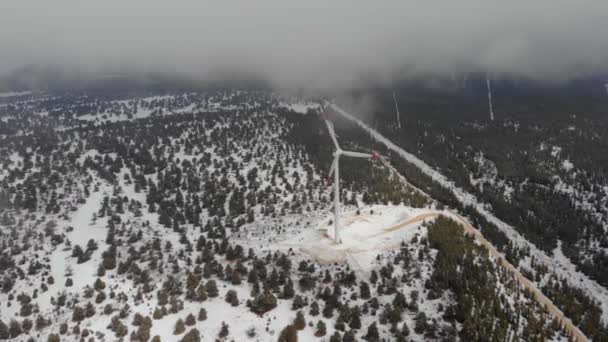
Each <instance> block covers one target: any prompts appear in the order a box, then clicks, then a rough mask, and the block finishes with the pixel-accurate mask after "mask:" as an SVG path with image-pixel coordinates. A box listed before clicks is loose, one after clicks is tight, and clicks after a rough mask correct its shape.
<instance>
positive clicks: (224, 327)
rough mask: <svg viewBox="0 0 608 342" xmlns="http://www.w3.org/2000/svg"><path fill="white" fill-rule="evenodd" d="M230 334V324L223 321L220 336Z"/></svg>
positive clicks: (223, 336)
mask: <svg viewBox="0 0 608 342" xmlns="http://www.w3.org/2000/svg"><path fill="white" fill-rule="evenodd" d="M229 334H230V331H229V330H228V324H226V323H225V322H222V328H221V329H220V333H219V335H218V336H219V337H220V338H225V337H226V336H228V335H229Z"/></svg>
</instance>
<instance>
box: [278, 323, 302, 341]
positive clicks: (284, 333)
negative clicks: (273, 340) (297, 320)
mask: <svg viewBox="0 0 608 342" xmlns="http://www.w3.org/2000/svg"><path fill="white" fill-rule="evenodd" d="M278 342H298V330H297V329H296V327H294V326H293V325H288V326H286V327H285V328H283V330H281V333H280V334H279V339H278Z"/></svg>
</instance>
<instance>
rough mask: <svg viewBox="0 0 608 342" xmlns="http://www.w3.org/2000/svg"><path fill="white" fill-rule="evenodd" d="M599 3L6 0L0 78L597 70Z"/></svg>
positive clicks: (323, 77)
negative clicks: (91, 73) (52, 71)
mask: <svg viewBox="0 0 608 342" xmlns="http://www.w3.org/2000/svg"><path fill="white" fill-rule="evenodd" d="M607 33H608V1H606V0H597V1H593V0H501V1H493V0H458V1H444V0H425V1H422V0H420V1H412V0H397V1H370V0H364V1H359V0H344V1H342V0H331V1H328V0H301V1H290V0H280V1H278V0H277V1H274V0H273V1H263V0H247V1H231V0H224V1H207V0H187V1H168V0H165V1H156V0H129V1H125V0H103V1H83V0H73V1H72V0H53V1H33V0H31V1H30V0H15V1H10V0H4V1H2V5H1V6H0V51H1V53H0V73H2V72H7V71H9V70H12V69H14V68H17V67H20V66H23V65H24V64H28V63H40V64H54V65H62V66H69V67H73V66H76V67H78V68H86V69H89V70H90V69H99V68H117V67H120V68H121V69H127V70H128V69H137V70H161V71H179V72H188V73H192V74H193V75H201V76H202V75H205V74H206V73H209V72H215V71H227V70H228V71H247V72H256V73H260V74H262V75H264V76H267V77H269V78H271V79H272V80H274V81H277V82H283V83H310V84H315V83H319V84H328V83H329V84H331V83H334V82H335V83H336V84H337V83H340V82H348V81H350V80H353V79H356V78H358V77H359V76H361V75H364V76H365V77H373V78H378V79H386V78H389V77H390V76H391V75H396V74H401V73H404V72H407V73H413V72H421V71H440V72H452V71H458V70H483V71H491V72H516V73H523V74H527V75H532V76H534V75H545V76H546V75H553V76H555V75H562V76H563V75H564V74H568V75H569V74H572V73H575V72H589V71H605V67H606V65H607V61H608V39H606V34H607Z"/></svg>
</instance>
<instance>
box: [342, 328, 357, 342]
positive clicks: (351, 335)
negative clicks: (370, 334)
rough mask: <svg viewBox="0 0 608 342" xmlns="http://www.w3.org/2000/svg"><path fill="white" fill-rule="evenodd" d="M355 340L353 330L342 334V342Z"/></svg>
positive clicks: (354, 341)
mask: <svg viewBox="0 0 608 342" xmlns="http://www.w3.org/2000/svg"><path fill="white" fill-rule="evenodd" d="M356 341H357V339H356V338H355V332H354V331H353V330H349V331H347V332H345V333H344V336H343V337H342V342H356Z"/></svg>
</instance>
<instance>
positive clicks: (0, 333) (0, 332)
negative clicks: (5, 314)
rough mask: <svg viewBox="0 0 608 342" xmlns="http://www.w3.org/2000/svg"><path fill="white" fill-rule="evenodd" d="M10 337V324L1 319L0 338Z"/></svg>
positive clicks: (6, 338)
mask: <svg viewBox="0 0 608 342" xmlns="http://www.w3.org/2000/svg"><path fill="white" fill-rule="evenodd" d="M9 337H10V333H9V331H8V325H6V324H5V323H4V322H2V320H0V340H8V338H9Z"/></svg>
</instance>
